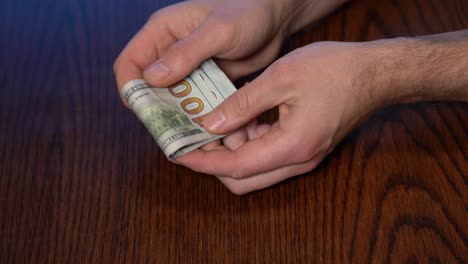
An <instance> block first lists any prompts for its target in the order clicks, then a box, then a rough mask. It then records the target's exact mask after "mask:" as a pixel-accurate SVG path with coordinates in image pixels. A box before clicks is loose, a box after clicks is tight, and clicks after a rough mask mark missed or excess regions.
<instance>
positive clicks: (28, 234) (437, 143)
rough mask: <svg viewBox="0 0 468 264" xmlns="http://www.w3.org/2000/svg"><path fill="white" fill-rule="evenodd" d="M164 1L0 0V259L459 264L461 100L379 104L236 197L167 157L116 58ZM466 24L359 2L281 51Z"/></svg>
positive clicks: (454, 6) (451, 3) (450, 15)
mask: <svg viewBox="0 0 468 264" xmlns="http://www.w3.org/2000/svg"><path fill="white" fill-rule="evenodd" d="M171 2H174V1H163V0H154V1H147V0H133V1H122V0H115V1H109V0H103V1H93V0H82V1H53V0H42V1H32V0H29V1H28V0H24V1H14V0H6V1H1V2H0V25H1V26H0V83H1V86H0V89H1V94H2V102H1V103H0V263H176V262H179V263H221V262H226V263H403V262H404V263H468V248H467V247H468V241H467V240H468V221H467V219H468V214H467V204H468V191H467V190H468V189H467V182H468V176H467V175H468V137H467V134H468V106H467V104H463V103H424V104H415V105H399V106H394V107H390V108H387V109H383V110H382V111H380V112H378V113H376V114H375V115H374V116H372V117H371V118H370V119H369V120H368V121H367V122H365V123H364V124H362V125H361V126H360V127H358V128H357V129H355V130H354V131H353V132H352V133H351V134H350V135H349V136H348V137H346V138H345V139H344V140H343V142H342V143H341V144H339V145H338V146H337V148H336V149H335V150H334V151H333V152H332V153H331V154H330V155H329V157H328V158H327V159H326V160H325V161H324V162H323V163H322V164H321V165H320V166H319V167H318V168H317V169H315V170H314V171H312V172H310V173H307V174H305V175H302V176H300V177H296V178H294V179H291V180H288V181H286V182H284V183H282V184H280V185H277V186H274V187H272V188H269V189H267V190H264V191H260V192H256V193H253V194H249V195H246V196H241V197H239V196H235V195H233V194H231V193H230V192H229V191H228V190H227V189H226V188H225V187H224V186H222V184H221V183H220V182H218V181H217V180H216V179H215V178H212V177H210V176H207V175H200V174H197V173H194V172H192V171H190V170H187V169H185V168H182V167H178V166H175V165H173V164H171V163H169V162H167V161H166V159H165V157H164V155H162V153H161V152H160V151H159V150H157V149H156V146H155V144H154V142H153V140H152V139H151V137H150V135H149V134H148V133H147V132H146V130H145V129H144V127H143V126H142V125H141V124H140V123H139V122H138V121H137V120H136V118H135V117H134V116H133V115H132V114H131V113H130V112H129V111H127V110H126V109H124V107H123V106H122V104H121V103H120V100H119V98H118V95H117V93H116V89H115V83H114V77H113V73H112V63H113V61H114V59H115V58H116V57H117V55H118V53H119V52H120V51H121V49H122V48H123V47H124V45H125V44H126V43H127V41H128V40H129V39H130V38H131V37H132V36H133V34H134V33H135V32H136V31H137V30H138V29H139V28H140V27H141V25H142V24H143V23H144V22H145V21H146V20H147V18H148V17H149V15H150V14H151V13H152V12H153V11H155V10H157V9H159V8H161V7H163V6H165V5H168V4H170V3H171ZM467 27H468V1H465V0H415V1H403V0H400V1H398V0H393V1H390V0H385V1H371V0H368V1H354V2H352V3H350V4H347V5H346V6H344V7H343V8H340V9H339V10H338V11H336V12H335V13H334V14H332V15H331V16H329V17H328V18H327V19H325V20H323V21H321V22H320V23H318V24H316V25H312V26H310V27H308V28H307V29H306V30H304V31H302V32H300V33H298V34H296V35H295V36H293V37H292V38H291V39H289V40H288V41H286V43H285V45H284V47H285V48H284V52H287V51H289V50H291V49H293V48H295V47H299V46H302V45H306V44H308V43H310V42H314V41H321V40H339V41H364V40H371V39H377V38H383V37H394V36H402V35H405V36H412V35H421V34H429V33H437V32H444V31H450V30H458V29H463V28H467ZM273 116H274V114H270V115H267V116H266V118H267V119H271V118H273Z"/></svg>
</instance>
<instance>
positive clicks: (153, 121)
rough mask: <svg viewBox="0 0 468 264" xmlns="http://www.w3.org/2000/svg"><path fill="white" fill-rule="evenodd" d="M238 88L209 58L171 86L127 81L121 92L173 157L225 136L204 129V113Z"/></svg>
mask: <svg viewBox="0 0 468 264" xmlns="http://www.w3.org/2000/svg"><path fill="white" fill-rule="evenodd" d="M235 91H236V88H235V87H234V85H233V84H232V83H231V81H230V80H229V79H228V78H227V77H226V75H225V74H224V73H223V71H222V70H221V69H220V68H219V67H218V66H217V65H216V63H215V62H214V61H213V60H211V59H209V60H207V61H205V62H204V63H203V64H202V65H200V66H199V67H198V68H197V69H195V70H194V71H193V72H192V73H191V74H190V75H189V76H187V77H186V78H185V79H184V80H182V81H181V82H179V83H177V84H175V85H172V86H170V87H167V88H161V87H151V86H150V85H149V84H147V83H145V81H144V80H141V79H137V80H132V81H129V82H128V83H127V84H125V85H124V87H123V89H122V90H121V93H122V95H123V97H124V98H125V99H126V100H127V102H128V104H129V105H130V107H131V108H132V109H133V111H134V113H135V115H136V116H137V117H138V119H139V120H140V121H141V122H142V123H143V124H144V126H145V127H146V128H147V129H148V131H149V132H150V133H151V135H152V136H153V138H154V140H155V141H156V143H157V144H158V145H159V147H160V148H161V150H162V151H163V152H164V154H165V155H166V156H167V157H168V158H169V159H173V158H175V157H178V156H181V155H183V154H186V153H188V152H190V151H192V150H195V149H197V148H199V147H201V146H203V145H205V144H207V143H209V142H211V141H213V140H216V139H219V138H222V137H223V136H222V135H213V134H210V133H208V132H207V131H206V130H205V129H204V128H203V116H204V115H206V114H207V113H209V112H210V111H211V110H213V109H214V108H215V107H216V106H218V105H219V104H220V103H221V102H223V101H224V100H225V99H226V98H227V97H228V96H230V95H231V94H233V93H234V92H235Z"/></svg>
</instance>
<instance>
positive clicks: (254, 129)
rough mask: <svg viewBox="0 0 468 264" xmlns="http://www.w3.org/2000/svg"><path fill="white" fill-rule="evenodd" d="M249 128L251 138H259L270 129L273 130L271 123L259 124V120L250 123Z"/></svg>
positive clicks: (249, 137)
mask: <svg viewBox="0 0 468 264" xmlns="http://www.w3.org/2000/svg"><path fill="white" fill-rule="evenodd" d="M246 130H247V135H248V139H249V140H254V139H256V138H259V137H261V136H263V135H265V134H266V133H267V132H268V131H270V130H271V125H269V124H261V125H257V122H255V124H253V125H252V124H249V125H248V126H247V128H246Z"/></svg>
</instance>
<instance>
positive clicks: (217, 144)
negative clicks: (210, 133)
mask: <svg viewBox="0 0 468 264" xmlns="http://www.w3.org/2000/svg"><path fill="white" fill-rule="evenodd" d="M222 147H223V146H222V145H221V140H219V139H218V140H215V141H212V142H210V143H208V144H206V145H204V146H202V147H201V149H202V150H203V151H210V150H215V149H221V148H222Z"/></svg>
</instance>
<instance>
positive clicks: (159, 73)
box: [145, 62, 169, 79]
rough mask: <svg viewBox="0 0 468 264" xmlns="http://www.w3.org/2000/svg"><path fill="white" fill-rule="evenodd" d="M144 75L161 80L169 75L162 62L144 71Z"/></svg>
mask: <svg viewBox="0 0 468 264" xmlns="http://www.w3.org/2000/svg"><path fill="white" fill-rule="evenodd" d="M145 74H147V75H149V76H151V77H152V78H156V79H163V78H164V77H166V76H167V75H168V74H169V68H168V67H167V65H166V64H164V63H163V62H156V63H155V64H153V65H151V66H149V67H148V68H147V69H146V70H145Z"/></svg>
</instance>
